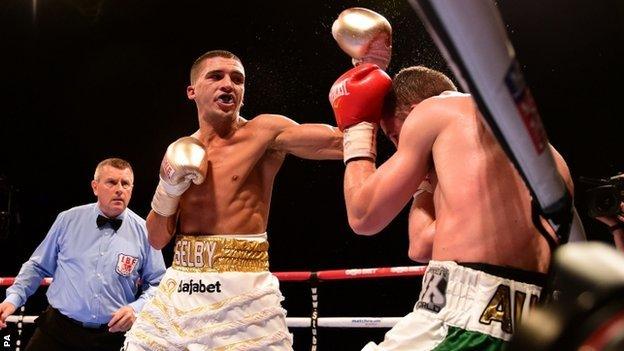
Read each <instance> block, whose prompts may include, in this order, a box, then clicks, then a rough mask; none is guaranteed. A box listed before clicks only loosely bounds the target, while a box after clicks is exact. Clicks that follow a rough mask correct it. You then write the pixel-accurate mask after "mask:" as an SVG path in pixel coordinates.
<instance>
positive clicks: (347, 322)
mask: <svg viewBox="0 0 624 351" xmlns="http://www.w3.org/2000/svg"><path fill="white" fill-rule="evenodd" d="M35 319H37V316H15V315H13V316H8V317H7V319H6V321H7V322H8V323H19V322H22V323H26V324H33V323H35ZM399 319H401V317H319V318H318V323H317V325H318V326H319V327H326V328H392V327H393V326H394V325H395V324H396V323H397V322H398V321H399ZM311 323H312V320H311V318H310V317H288V318H286V324H287V325H288V327H290V328H309V327H310V326H311Z"/></svg>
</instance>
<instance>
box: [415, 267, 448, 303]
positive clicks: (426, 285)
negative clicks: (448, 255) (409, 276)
mask: <svg viewBox="0 0 624 351" xmlns="http://www.w3.org/2000/svg"><path fill="white" fill-rule="evenodd" d="M448 277H449V272H448V269H447V268H444V267H429V269H428V270H427V274H426V275H425V278H424V279H423V284H422V291H421V293H420V298H419V299H418V302H417V303H416V308H424V309H426V310H429V311H431V312H435V313H438V312H440V310H441V309H442V308H444V306H445V305H446V286H447V285H448Z"/></svg>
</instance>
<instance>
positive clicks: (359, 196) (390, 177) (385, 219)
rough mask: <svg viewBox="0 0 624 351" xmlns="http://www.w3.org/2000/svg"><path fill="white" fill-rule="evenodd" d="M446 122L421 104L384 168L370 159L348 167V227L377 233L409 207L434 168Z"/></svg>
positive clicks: (358, 230)
mask: <svg viewBox="0 0 624 351" xmlns="http://www.w3.org/2000/svg"><path fill="white" fill-rule="evenodd" d="M433 108H435V107H433ZM432 117H435V118H432ZM445 120H446V118H442V116H441V115H440V111H435V110H432V107H431V104H429V103H427V102H426V101H425V102H422V103H420V104H419V105H417V106H416V107H415V108H414V109H413V110H412V112H411V113H410V117H408V118H407V119H406V121H405V123H404V125H403V129H402V130H401V135H400V137H399V144H398V147H397V152H396V153H395V154H394V155H392V157H390V158H389V159H388V160H387V161H386V162H385V163H384V164H383V165H381V166H380V167H379V168H378V169H375V164H374V163H373V162H372V160H369V159H357V160H352V161H349V162H348V163H347V168H346V170H345V178H344V193H345V202H346V206H347V216H348V218H349V225H350V226H351V228H352V229H353V230H354V231H355V232H356V233H358V234H363V235H372V234H376V233H378V232H379V231H381V230H382V229H383V228H384V227H385V226H386V225H388V223H390V221H391V220H392V219H393V218H394V217H395V216H396V215H397V214H398V213H399V212H400V211H401V209H402V208H403V207H404V206H405V205H406V204H407V202H408V201H409V200H410V198H411V197H412V195H413V194H414V193H415V192H416V190H417V189H418V186H419V185H420V183H421V182H422V181H423V179H424V178H425V176H426V174H427V170H428V169H430V167H431V165H430V163H431V162H430V159H431V149H432V145H433V142H434V141H435V138H436V137H437V135H438V134H439V131H440V130H441V128H442V126H443V124H444V123H445V122H444V121H445Z"/></svg>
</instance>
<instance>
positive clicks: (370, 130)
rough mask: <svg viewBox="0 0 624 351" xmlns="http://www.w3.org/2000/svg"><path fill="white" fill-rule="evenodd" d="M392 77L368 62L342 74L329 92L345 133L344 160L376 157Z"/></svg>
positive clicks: (339, 122) (335, 114) (341, 128)
mask: <svg viewBox="0 0 624 351" xmlns="http://www.w3.org/2000/svg"><path fill="white" fill-rule="evenodd" d="M391 87H392V80H391V79H390V77H389V76H388V75H387V74H386V73H385V72H384V71H382V70H381V69H380V68H379V67H378V66H377V65H374V64H370V63H365V64H361V65H358V66H356V67H355V68H352V69H350V70H349V71H347V72H346V73H345V74H343V75H342V76H340V78H338V80H336V82H335V83H334V85H333V86H332V88H331V90H330V92H329V101H330V103H331V105H332V108H333V110H334V116H335V117H336V123H337V125H338V128H340V130H341V131H343V133H344V139H343V153H344V161H345V163H346V162H347V161H349V160H351V159H353V158H356V157H366V158H371V159H373V160H374V159H375V157H376V156H377V147H376V140H375V137H376V134H377V133H376V132H377V125H378V123H379V119H380V118H381V110H382V107H383V102H384V97H385V96H386V94H387V93H388V91H389V90H390V88H391Z"/></svg>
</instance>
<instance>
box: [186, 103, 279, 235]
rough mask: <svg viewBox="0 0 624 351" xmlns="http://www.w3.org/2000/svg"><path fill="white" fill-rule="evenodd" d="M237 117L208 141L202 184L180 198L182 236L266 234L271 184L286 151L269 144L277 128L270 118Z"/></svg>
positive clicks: (192, 187)
mask: <svg viewBox="0 0 624 351" xmlns="http://www.w3.org/2000/svg"><path fill="white" fill-rule="evenodd" d="M273 118H280V117H278V116H268V115H264V116H258V117H256V118H254V119H252V120H251V121H245V120H243V119H239V120H238V121H237V123H236V128H235V131H233V133H232V135H231V136H228V137H226V138H212V140H208V138H206V137H205V136H203V135H202V134H201V132H200V131H198V132H197V133H195V134H194V135H193V136H194V137H196V138H198V139H199V140H201V141H202V142H203V143H204V145H206V153H207V154H206V159H207V162H206V167H207V173H206V180H205V181H204V182H203V183H202V184H200V185H192V186H191V187H190V188H189V189H188V190H187V191H186V192H185V193H184V195H183V196H182V199H181V201H180V207H179V213H178V228H179V231H180V232H181V233H185V234H202V235H207V234H252V233H262V232H264V231H266V226H267V219H268V212H269V206H270V202H271V191H272V189H273V180H274V179H275V175H276V174H277V171H278V170H279V168H280V167H281V165H282V163H283V161H284V158H285V156H286V153H285V152H284V151H283V150H276V149H275V148H274V145H273V142H274V139H275V137H276V135H277V134H278V131H279V129H278V128H275V126H274V125H273V124H274V123H272V121H271V119H273Z"/></svg>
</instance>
